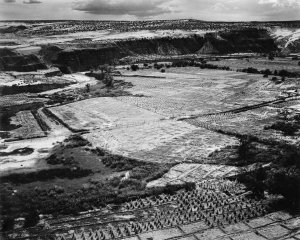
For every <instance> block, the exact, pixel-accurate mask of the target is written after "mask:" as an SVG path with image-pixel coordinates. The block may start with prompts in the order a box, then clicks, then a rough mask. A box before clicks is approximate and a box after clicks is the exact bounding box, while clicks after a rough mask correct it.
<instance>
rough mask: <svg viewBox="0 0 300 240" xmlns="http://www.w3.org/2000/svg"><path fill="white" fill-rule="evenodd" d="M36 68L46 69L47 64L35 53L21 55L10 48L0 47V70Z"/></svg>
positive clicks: (34, 69) (28, 70)
mask: <svg viewBox="0 0 300 240" xmlns="http://www.w3.org/2000/svg"><path fill="white" fill-rule="evenodd" d="M38 69H47V66H46V65H45V64H44V63H43V62H42V61H41V60H40V59H39V58H38V57H37V56H36V55H34V54H29V55H22V54H19V53H16V52H14V51H12V50H10V49H6V48H4V49H0V71H19V72H31V71H36V70H38Z"/></svg>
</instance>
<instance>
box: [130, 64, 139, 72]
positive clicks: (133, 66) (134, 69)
mask: <svg viewBox="0 0 300 240" xmlns="http://www.w3.org/2000/svg"><path fill="white" fill-rule="evenodd" d="M131 70H132V71H137V70H139V66H138V65H136V64H132V65H131Z"/></svg>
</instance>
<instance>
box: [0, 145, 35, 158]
mask: <svg viewBox="0 0 300 240" xmlns="http://www.w3.org/2000/svg"><path fill="white" fill-rule="evenodd" d="M33 151H34V150H33V149H32V148H28V147H25V148H18V149H15V150H13V151H11V152H0V157H5V156H10V155H21V156H26V155H30V154H31V153H33Z"/></svg>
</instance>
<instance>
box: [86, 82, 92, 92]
mask: <svg viewBox="0 0 300 240" xmlns="http://www.w3.org/2000/svg"><path fill="white" fill-rule="evenodd" d="M90 86H91V85H90V84H89V83H87V84H86V85H85V88H86V92H90Z"/></svg>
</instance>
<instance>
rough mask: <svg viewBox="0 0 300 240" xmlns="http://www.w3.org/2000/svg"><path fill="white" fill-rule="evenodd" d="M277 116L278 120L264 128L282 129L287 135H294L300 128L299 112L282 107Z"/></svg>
mask: <svg viewBox="0 0 300 240" xmlns="http://www.w3.org/2000/svg"><path fill="white" fill-rule="evenodd" d="M277 118H278V120H277V121H275V122H274V123H273V124H271V125H268V126H265V128H264V129H266V130H268V129H274V130H277V131H281V132H283V133H284V135H287V136H294V135H295V134H296V133H297V132H298V131H299V130H300V115H299V114H298V113H295V112H293V111H291V110H289V109H282V110H280V111H279V112H278V115H277Z"/></svg>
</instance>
